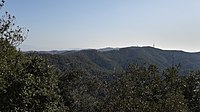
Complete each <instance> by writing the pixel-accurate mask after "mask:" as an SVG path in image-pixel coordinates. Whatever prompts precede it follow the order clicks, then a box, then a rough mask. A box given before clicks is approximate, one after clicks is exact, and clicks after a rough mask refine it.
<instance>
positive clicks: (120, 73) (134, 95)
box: [0, 5, 200, 112]
mask: <svg viewBox="0 0 200 112" xmlns="http://www.w3.org/2000/svg"><path fill="white" fill-rule="evenodd" d="M0 6H2V5H0ZM5 17H7V18H2V19H0V31H1V32H0V111H2V112H24V111H30V112H34V111H36V112H40V111H41V112H43V111H44V112H64V111H70V112H199V111H200V72H190V73H188V74H185V75H182V73H180V72H179V71H180V66H174V65H173V64H177V63H181V64H182V62H184V66H185V68H184V69H186V70H188V69H191V67H190V66H191V65H198V64H197V63H198V54H188V53H184V52H178V53H174V58H173V60H171V61H172V62H173V63H172V64H171V63H170V62H169V63H168V64H167V62H168V61H167V60H168V59H169V60H170V59H171V58H170V55H167V56H165V55H166V54H167V53H166V54H165V52H167V51H162V50H159V49H153V48H149V47H148V48H140V49H139V48H126V49H120V50H119V51H115V50H112V51H106V52H100V51H97V50H85V51H79V52H74V51H71V52H62V53H60V54H55V55H51V54H39V53H27V54H24V53H22V52H21V51H19V50H17V49H16V46H18V45H19V44H21V43H22V42H23V40H24V39H25V38H26V36H25V35H24V33H23V32H24V31H22V30H23V29H21V28H19V27H17V28H16V29H15V28H13V24H12V23H13V17H11V16H10V15H9V14H8V13H6V15H5ZM145 49H148V50H145ZM155 50H157V51H159V53H158V52H155ZM130 51H132V52H133V53H130ZM150 51H151V52H150ZM120 52H121V53H120ZM144 53H145V55H144ZM146 54H148V55H146ZM175 54H176V55H178V57H179V58H175ZM195 56H196V58H195ZM135 57H137V58H135ZM152 57H154V60H153V58H152ZM155 57H157V58H155ZM161 57H163V58H161ZM185 57H188V59H187V58H185ZM190 57H193V58H192V59H190ZM47 59H49V62H50V63H52V64H54V65H52V64H49V62H48V60H47ZM143 59H145V61H143ZM165 59H166V60H165ZM181 59H183V60H181ZM179 60H180V61H181V62H179ZM144 62H147V64H143V63H144ZM158 62H159V63H158ZM130 63H134V64H130ZM136 63H138V64H136ZM151 63H152V64H157V66H158V67H159V68H157V66H155V65H150V64H151ZM194 63H196V64H194ZM128 64H130V65H129V66H128ZM186 65H188V66H186ZM165 67H168V68H166V69H164V68H165ZM197 68H198V66H197ZM182 69H183V68H182Z"/></svg>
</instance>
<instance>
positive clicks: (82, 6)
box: [2, 0, 200, 52]
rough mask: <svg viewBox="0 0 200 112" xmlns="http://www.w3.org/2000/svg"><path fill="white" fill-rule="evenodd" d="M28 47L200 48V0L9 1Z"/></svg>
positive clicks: (190, 49)
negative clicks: (25, 37)
mask: <svg viewBox="0 0 200 112" xmlns="http://www.w3.org/2000/svg"><path fill="white" fill-rule="evenodd" d="M2 11H8V12H9V13H11V14H12V15H15V16H16V18H17V19H16V24H17V25H19V26H22V27H26V28H28V29H30V32H29V36H28V38H27V40H26V41H25V42H24V43H23V44H22V45H21V46H20V47H21V48H22V49H23V50H55V49H56V50H64V49H73V48H102V47H125V46H152V45H153V43H155V45H156V47H158V48H162V49H180V50H185V51H192V52H194V51H200V44H199V42H200V0H7V1H6V4H5V7H3V9H2Z"/></svg>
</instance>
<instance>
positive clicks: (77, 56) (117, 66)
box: [39, 47, 200, 74]
mask: <svg viewBox="0 0 200 112" xmlns="http://www.w3.org/2000/svg"><path fill="white" fill-rule="evenodd" d="M39 54H40V55H43V56H44V57H46V58H48V59H49V60H50V61H51V62H52V63H53V64H54V65H56V66H57V67H58V68H59V69H61V70H66V69H70V68H71V69H72V68H80V69H84V70H86V71H88V72H89V73H93V72H95V73H113V72H119V71H123V70H124V69H126V68H127V67H128V65H130V64H144V65H147V66H148V65H150V64H154V65H157V67H158V68H159V69H165V68H168V67H170V66H172V65H179V64H180V65H181V73H183V74H184V73H186V72H188V71H191V70H199V69H200V53H189V52H184V51H177V50H161V49H158V48H153V47H126V48H119V49H115V48H105V49H88V50H79V51H49V52H39Z"/></svg>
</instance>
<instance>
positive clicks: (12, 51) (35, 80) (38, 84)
mask: <svg viewBox="0 0 200 112" xmlns="http://www.w3.org/2000/svg"><path fill="white" fill-rule="evenodd" d="M3 3H4V1H2V4H1V5H0V6H1V7H2V6H3ZM14 19H15V18H14V17H13V16H11V15H9V14H8V13H7V12H6V15H5V16H3V17H2V19H0V102H1V103H0V111H52V112H54V111H67V110H68V108H67V107H64V105H63V104H62V99H61V97H60V95H59V88H58V73H57V72H56V70H55V69H54V67H53V66H51V65H50V64H49V63H48V62H47V61H46V60H44V59H42V58H41V57H39V56H37V55H24V54H23V53H22V52H21V51H18V50H16V47H17V46H18V45H19V44H21V43H22V42H23V41H24V39H25V38H26V36H27V35H25V33H24V30H23V29H24V28H20V27H16V28H14Z"/></svg>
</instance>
